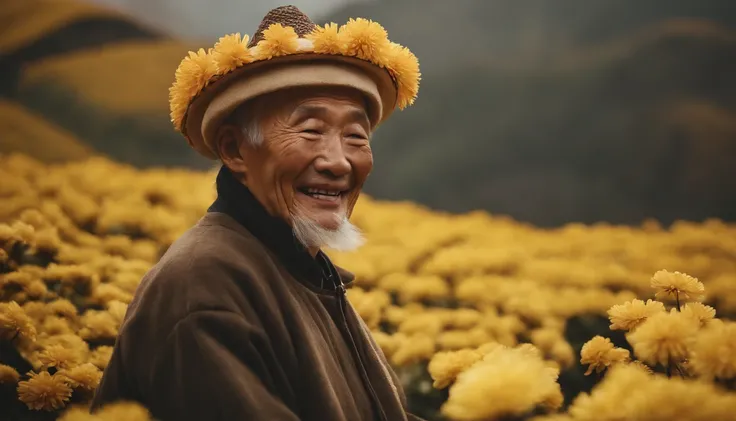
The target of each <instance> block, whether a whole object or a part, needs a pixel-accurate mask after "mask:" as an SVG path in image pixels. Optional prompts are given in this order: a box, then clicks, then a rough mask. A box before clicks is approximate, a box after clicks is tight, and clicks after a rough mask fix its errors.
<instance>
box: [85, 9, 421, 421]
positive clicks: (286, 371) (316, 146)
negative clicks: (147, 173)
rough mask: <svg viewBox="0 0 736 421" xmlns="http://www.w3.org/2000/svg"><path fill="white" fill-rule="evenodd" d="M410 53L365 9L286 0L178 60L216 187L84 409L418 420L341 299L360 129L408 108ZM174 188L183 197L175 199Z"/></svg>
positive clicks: (184, 104)
mask: <svg viewBox="0 0 736 421" xmlns="http://www.w3.org/2000/svg"><path fill="white" fill-rule="evenodd" d="M418 83H419V71H418V63H417V62H416V58H415V57H414V56H413V55H412V54H411V52H409V50H407V49H406V48H404V47H401V46H399V45H398V44H395V43H392V42H390V41H389V40H388V38H387V36H386V33H385V31H384V30H383V28H382V27H381V26H380V25H378V24H377V23H375V22H371V21H367V20H362V19H358V20H350V21H349V22H348V23H347V24H345V25H343V26H341V27H340V28H338V27H337V26H336V25H327V26H325V27H318V26H316V25H315V24H313V23H312V22H311V21H310V20H309V19H308V18H307V17H306V16H304V15H303V14H302V13H301V12H299V11H298V10H297V9H296V8H294V7H291V6H287V7H280V8H277V9H274V10H272V11H271V12H269V13H268V14H267V15H266V17H265V18H264V20H263V22H262V24H261V25H260V27H259V29H258V31H257V33H256V34H255V36H254V37H253V38H252V39H251V40H250V41H248V38H247V37H245V38H244V39H241V37H240V35H238V34H236V35H231V36H226V37H223V38H221V39H220V41H219V42H218V43H217V44H216V45H215V46H214V48H212V49H211V50H208V51H205V50H200V51H199V52H196V53H194V52H193V53H190V55H189V56H188V57H186V58H185V59H184V60H183V61H182V63H181V65H180V66H179V68H178V69H177V72H176V81H175V83H174V85H173V86H172V89H171V112H172V121H173V122H174V125H175V127H176V128H177V129H178V130H180V131H181V132H182V133H183V134H184V136H185V137H186V138H187V140H188V141H189V143H190V144H191V145H192V146H193V147H194V148H195V149H196V150H198V151H199V152H201V153H202V154H203V155H205V156H207V157H210V158H216V159H218V160H219V161H221V163H222V166H221V170H220V172H219V174H218V176H217V193H218V197H217V200H216V201H215V202H214V204H213V205H212V206H211V207H210V209H209V212H208V213H207V214H206V215H205V216H204V217H203V218H202V219H201V220H200V221H199V222H198V223H197V224H196V225H195V226H194V227H192V228H191V229H190V230H189V231H188V232H186V233H184V234H183V236H182V237H181V238H179V239H178V240H177V241H176V242H175V243H174V244H173V245H172V246H171V247H170V248H169V250H168V251H167V252H166V254H165V255H164V256H163V257H162V258H161V259H160V261H159V262H158V263H157V264H156V265H155V266H154V267H153V268H152V269H151V270H150V271H149V272H148V273H147V274H146V276H145V277H144V279H143V280H142V282H141V284H140V286H139V288H138V290H137V292H136V295H135V297H134V299H133V301H132V302H131V303H130V306H129V308H128V313H127V314H126V318H125V321H124V323H123V325H122V326H121V328H120V335H119V337H118V340H117V342H116V344H115V348H114V352H113V355H112V359H111V360H110V363H109V365H108V367H107V369H106V370H105V372H104V376H103V379H102V382H101V384H100V387H99V389H98V390H97V392H96V395H95V398H94V401H93V403H92V410H93V411H94V410H96V409H97V408H99V407H101V406H103V405H105V404H107V403H110V402H114V401H123V400H133V401H137V402H140V403H142V404H143V405H145V406H146V407H147V408H148V409H149V410H150V411H151V413H152V415H153V416H154V417H155V418H156V419H158V420H162V421H166V420H177V421H183V420H248V421H255V420H264V421H265V420H268V421H292V420H319V421H338V420H339V421H345V420H349V421H360V420H364V421H368V420H371V421H374V420H382V421H400V420H416V419H417V418H416V417H415V416H413V415H411V414H409V413H408V412H407V409H406V408H407V404H406V397H405V395H404V393H403V391H402V388H401V385H400V383H399V381H398V379H397V377H396V375H395V374H394V372H393V371H392V369H391V367H390V366H389V365H388V363H387V361H386V359H385V358H384V356H383V354H382V352H381V351H380V348H379V347H378V346H377V345H376V343H375V342H374V341H373V340H372V338H371V336H370V332H369V330H368V329H367V327H366V326H365V324H364V323H363V322H362V321H361V320H360V317H359V316H358V315H357V313H356V312H355V311H354V310H353V308H352V307H351V305H350V303H349V302H348V301H347V300H346V294H345V291H346V288H347V287H348V286H349V285H350V283H351V282H352V280H353V277H352V276H351V275H350V274H349V273H348V272H346V271H345V270H343V269H340V268H338V267H335V266H334V265H333V264H332V263H331V262H330V260H329V258H328V257H327V256H326V255H325V254H324V253H323V251H322V248H334V249H344V250H349V249H354V248H355V247H357V246H358V245H360V243H361V234H360V231H359V230H358V229H357V228H356V227H355V226H353V225H352V224H351V223H350V221H349V217H350V214H351V211H352V209H353V206H354V205H355V203H356V201H357V199H358V196H359V195H360V192H361V187H362V186H363V183H364V182H365V180H366V178H367V177H368V174H369V173H370V172H371V168H372V165H373V159H372V155H371V147H370V137H371V133H372V132H373V131H374V130H375V128H376V126H377V125H378V124H379V123H381V122H382V121H385V119H386V118H387V117H388V116H389V115H390V114H391V112H392V111H393V110H394V109H395V108H404V107H406V106H407V105H409V104H411V103H412V102H413V100H414V97H415V96H416V93H417V89H418ZM182 194H186V192H182Z"/></svg>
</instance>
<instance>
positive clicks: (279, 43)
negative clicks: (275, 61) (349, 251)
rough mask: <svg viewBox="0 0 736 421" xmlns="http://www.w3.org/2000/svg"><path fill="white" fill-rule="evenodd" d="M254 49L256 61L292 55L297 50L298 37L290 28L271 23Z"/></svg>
mask: <svg viewBox="0 0 736 421" xmlns="http://www.w3.org/2000/svg"><path fill="white" fill-rule="evenodd" d="M256 47H257V48H256V53H255V54H256V59H257V60H270V59H272V58H273V57H279V56H285V55H289V54H294V53H296V52H297V51H298V50H299V35H297V33H296V31H294V28H292V27H290V26H283V25H281V24H280V23H273V24H271V25H270V26H269V27H268V29H266V30H264V31H263V39H262V40H260V41H258V44H257V46H256Z"/></svg>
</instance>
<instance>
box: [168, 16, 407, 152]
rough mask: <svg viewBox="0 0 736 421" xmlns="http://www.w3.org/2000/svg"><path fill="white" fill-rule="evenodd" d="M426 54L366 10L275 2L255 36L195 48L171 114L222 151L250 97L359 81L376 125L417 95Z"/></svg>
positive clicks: (197, 144)
mask: <svg viewBox="0 0 736 421" xmlns="http://www.w3.org/2000/svg"><path fill="white" fill-rule="evenodd" d="M419 80H420V73H419V62H418V61H417V58H416V56H414V54H412V53H411V51H409V50H408V49H407V48H405V47H402V46H401V45H399V44H396V43H394V42H391V41H390V40H389V39H388V35H387V33H386V30H385V29H384V28H383V27H382V26H381V25H380V24H378V23H376V22H372V21H370V20H366V19H362V18H358V19H350V20H349V21H348V22H347V23H346V24H344V25H342V26H340V27H338V26H337V24H334V23H330V24H327V25H325V26H319V25H315V24H314V22H312V21H311V20H310V19H309V18H308V17H307V16H306V15H305V14H304V13H302V12H301V11H299V9H297V8H296V7H294V6H283V7H278V8H276V9H273V10H271V11H270V12H268V14H266V16H265V17H264V18H263V21H262V22H261V24H260V25H259V27H258V30H257V31H256V33H255V34H254V36H253V37H252V38H250V39H249V38H248V36H247V35H245V36H243V37H242V38H241V36H240V34H239V33H237V34H231V35H226V36H224V37H222V38H220V39H219V41H218V42H217V43H215V45H214V47H212V48H210V49H208V50H206V51H205V50H204V49H202V48H200V49H199V51H197V52H193V51H190V52H189V55H188V56H187V57H185V58H184V59H183V60H182V62H181V63H180V64H179V67H178V68H177V69H176V80H175V82H174V84H173V86H172V87H171V88H170V90H169V105H170V109H171V121H172V123H173V124H174V127H175V128H176V130H178V131H180V132H181V133H182V134H183V135H184V137H186V139H187V141H188V142H189V144H190V145H191V146H192V147H193V148H194V149H195V150H197V151H198V152H199V153H201V154H202V155H204V156H206V157H208V158H212V159H214V158H216V154H215V152H214V150H213V142H214V137H215V134H216V132H217V128H218V127H219V125H220V124H221V123H222V122H223V120H225V119H226V118H227V117H228V116H229V115H231V114H232V112H233V111H234V110H235V109H236V108H237V107H238V106H239V105H241V104H242V103H244V102H245V101H247V100H249V99H252V98H255V97H256V96H259V95H262V94H266V93H269V92H274V91H277V90H281V89H286V88H292V87H299V86H344V87H350V88H355V89H357V90H358V91H360V92H362V93H363V94H364V96H365V98H366V99H367V103H368V104H369V106H368V110H367V111H368V116H369V118H370V120H371V123H372V125H373V127H374V128H375V127H376V126H378V125H379V124H380V123H381V122H383V121H385V120H386V118H388V117H389V116H390V115H391V113H392V112H393V111H394V110H395V109H396V108H398V109H404V108H406V107H407V106H409V105H411V104H413V103H414V99H415V98H416V96H417V93H418V90H419Z"/></svg>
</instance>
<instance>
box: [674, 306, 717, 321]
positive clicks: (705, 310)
mask: <svg viewBox="0 0 736 421" xmlns="http://www.w3.org/2000/svg"><path fill="white" fill-rule="evenodd" d="M682 314H684V315H686V316H687V317H691V318H693V319H695V320H697V321H698V322H700V325H701V326H705V325H706V324H707V323H708V322H709V321H711V320H713V318H715V317H716V309H715V308H713V307H711V306H708V305H705V304H703V303H697V302H695V303H687V304H685V305H684V306H682Z"/></svg>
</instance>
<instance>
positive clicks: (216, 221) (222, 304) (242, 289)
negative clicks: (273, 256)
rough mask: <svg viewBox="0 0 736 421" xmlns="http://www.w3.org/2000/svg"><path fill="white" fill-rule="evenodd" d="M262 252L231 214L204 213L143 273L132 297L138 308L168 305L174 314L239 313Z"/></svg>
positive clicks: (263, 255) (264, 257) (263, 256)
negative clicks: (205, 311)
mask: <svg viewBox="0 0 736 421" xmlns="http://www.w3.org/2000/svg"><path fill="white" fill-rule="evenodd" d="M267 256H268V253H267V252H266V251H265V249H264V247H263V246H262V245H261V243H260V242H259V241H258V240H257V239H255V237H253V236H252V235H250V234H249V233H248V232H247V231H246V230H245V229H244V228H242V227H240V226H239V225H238V224H237V223H236V222H235V221H234V220H232V218H230V217H228V216H227V215H224V214H214V213H210V214H207V215H205V217H203V218H202V219H201V220H200V221H199V222H198V223H197V224H195V225H194V226H193V227H191V228H190V229H188V230H187V231H185V232H184V233H183V234H182V235H181V236H180V237H179V238H178V239H177V240H176V241H174V242H173V243H172V245H171V246H170V247H169V248H168V250H167V251H166V252H165V253H164V255H163V256H162V257H161V259H160V260H159V261H158V262H157V263H156V264H155V265H154V266H153V267H152V268H151V269H150V270H149V271H148V272H147V273H146V274H145V275H144V277H143V279H142V280H141V283H140V285H139V287H138V290H137V291H136V297H135V301H138V302H139V303H137V304H138V307H141V308H142V309H143V308H146V309H152V310H153V309H158V308H162V307H167V308H168V311H169V314H170V315H171V316H172V317H174V318H179V317H183V316H184V315H186V314H187V313H191V312H194V311H199V310H213V309H218V310H225V311H238V309H239V308H240V307H241V306H243V305H244V304H245V303H243V302H242V298H244V295H246V293H247V290H248V289H251V288H253V285H252V284H253V283H255V282H258V280H259V279H260V278H261V276H260V275H261V273H260V272H262V269H261V268H262V262H263V261H264V260H267V259H268V257H267ZM144 311H147V310H144Z"/></svg>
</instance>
